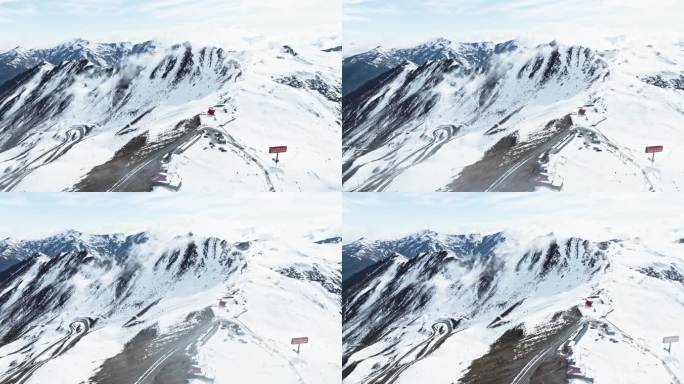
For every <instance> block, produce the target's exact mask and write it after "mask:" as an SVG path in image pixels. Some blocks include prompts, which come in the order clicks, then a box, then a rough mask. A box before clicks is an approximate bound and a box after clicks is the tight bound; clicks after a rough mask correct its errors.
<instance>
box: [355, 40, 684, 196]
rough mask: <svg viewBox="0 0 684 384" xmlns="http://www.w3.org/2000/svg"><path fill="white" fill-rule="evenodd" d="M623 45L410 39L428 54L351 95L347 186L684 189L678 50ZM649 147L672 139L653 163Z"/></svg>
mask: <svg viewBox="0 0 684 384" xmlns="http://www.w3.org/2000/svg"><path fill="white" fill-rule="evenodd" d="M616 44H617V43H616ZM620 44H621V45H615V46H614V48H613V49H610V50H595V49H592V48H590V47H584V46H578V45H565V44H561V43H557V42H555V41H554V42H551V43H548V44H541V45H526V44H522V43H519V42H516V41H509V42H506V43H502V44H498V45H494V44H492V43H481V44H471V45H460V47H469V49H468V50H466V53H463V52H461V53H460V54H458V55H456V54H455V55H452V56H449V57H443V56H445V55H444V50H443V48H441V46H437V45H436V44H434V42H433V43H431V44H427V45H422V46H421V47H423V48H420V47H418V48H415V49H414V51H418V52H423V53H422V55H421V56H420V57H422V58H428V59H427V60H424V61H423V62H422V63H421V62H420V61H418V63H416V62H412V61H411V60H408V59H406V60H403V61H401V63H399V64H397V65H395V66H394V67H391V69H389V70H386V71H384V70H385V69H386V68H387V67H383V68H382V70H380V71H381V73H382V74H381V75H379V76H377V77H374V78H371V79H370V80H367V81H365V82H364V83H363V85H362V86H360V87H359V88H358V89H356V90H355V91H354V92H351V93H349V94H346V95H345V97H344V103H343V104H344V108H343V125H344V130H343V162H344V165H343V183H344V189H345V190H348V191H381V190H389V191H391V190H395V191H436V190H440V191H533V190H538V189H550V190H564V191H565V190H570V191H572V190H576V191H588V190H598V191H601V190H602V191H606V190H632V191H676V190H679V189H680V187H681V185H682V183H684V179H683V178H684V173H682V171H681V168H680V167H678V164H680V163H681V161H682V160H684V150H683V149H681V148H679V147H678V146H677V145H676V144H674V143H678V142H681V141H683V140H684V131H682V130H681V129H680V128H678V127H680V126H681V125H682V123H684V114H683V113H682V111H683V110H684V91H683V90H682V89H681V88H682V86H681V85H682V79H683V77H682V76H684V50H682V47H681V46H680V45H665V44H664V43H662V44H661V45H662V46H661V47H655V46H653V45H648V46H642V45H638V44H630V43H626V42H624V43H620ZM443 45H446V46H447V47H450V48H453V46H454V45H453V44H446V43H444V44H443ZM456 46H459V45H456ZM463 49H464V48H462V49H461V50H463ZM375 51H377V50H375ZM375 51H371V52H367V53H364V54H360V55H357V56H354V57H351V58H348V59H346V60H350V61H351V60H352V59H353V60H356V61H360V62H364V63H368V62H369V61H373V60H374V59H372V57H373V55H374V53H373V52H375ZM426 52H433V53H434V55H433V56H429V55H428V54H427V53H426ZM448 52H451V51H448ZM387 57H395V56H393V55H388V56H387ZM383 62H385V61H383ZM396 62H397V61H391V60H390V61H387V63H388V65H387V66H388V67H389V66H391V65H394V64H396ZM346 65H347V62H346V61H345V66H346ZM356 65H361V64H359V63H357V64H356ZM347 70H348V71H352V72H353V71H354V70H353V68H352V67H348V68H347ZM349 77H353V76H352V75H349ZM362 77H363V76H362ZM346 78H347V76H345V79H346ZM345 81H346V80H345ZM644 127H648V128H644ZM668 143H673V144H668ZM652 145H665V147H666V148H665V152H664V153H662V154H658V155H657V156H656V161H655V163H652V162H651V161H650V160H651V158H650V155H647V154H646V153H645V147H646V146H652ZM426 175H428V176H426Z"/></svg>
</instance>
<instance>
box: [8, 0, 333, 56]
mask: <svg viewBox="0 0 684 384" xmlns="http://www.w3.org/2000/svg"><path fill="white" fill-rule="evenodd" d="M340 26H341V4H340V3H339V1H337V0H336V1H328V0H265V1H253V0H203V1H195V0H59V1H55V0H0V49H9V48H13V47H15V46H17V45H20V46H27V47H45V46H51V45H54V44H57V43H59V42H63V41H66V40H70V39H74V38H77V37H80V38H84V39H87V40H95V41H118V40H136V41H140V40H147V39H150V38H155V39H168V40H172V41H174V42H177V41H185V40H191V41H201V42H207V43H220V42H223V41H225V40H227V41H230V40H231V39H234V38H235V37H236V36H241V37H242V36H247V37H253V36H266V37H268V38H278V39H280V38H284V39H289V38H293V39H294V38H297V39H299V38H312V40H313V39H315V38H317V37H319V36H328V35H331V34H335V35H338V36H339V34H340V33H341V32H340Z"/></svg>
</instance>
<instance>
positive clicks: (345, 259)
mask: <svg viewBox="0 0 684 384" xmlns="http://www.w3.org/2000/svg"><path fill="white" fill-rule="evenodd" d="M500 240H501V237H500V236H498V235H495V236H482V235H479V234H470V235H445V234H440V233H437V232H435V231H431V230H425V231H420V232H416V233H414V234H411V235H409V236H406V237H402V238H399V239H392V240H372V241H371V240H368V239H366V238H360V239H357V240H354V241H352V242H349V243H347V244H344V245H343V246H342V278H343V279H344V280H346V279H347V278H349V277H350V276H352V275H353V274H355V273H357V272H359V271H361V270H363V269H365V268H367V267H369V266H371V265H373V264H375V263H377V262H379V261H382V260H385V259H387V258H389V257H391V256H403V257H407V258H413V257H415V256H418V255H420V254H425V253H435V252H442V251H451V252H457V253H460V254H476V255H482V254H487V253H488V252H491V250H492V249H493V248H494V246H496V244H497V243H498V242H499V241H500Z"/></svg>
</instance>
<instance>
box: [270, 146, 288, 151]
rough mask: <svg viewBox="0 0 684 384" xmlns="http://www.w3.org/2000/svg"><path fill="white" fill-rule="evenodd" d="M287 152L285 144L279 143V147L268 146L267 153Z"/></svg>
mask: <svg viewBox="0 0 684 384" xmlns="http://www.w3.org/2000/svg"><path fill="white" fill-rule="evenodd" d="M283 152H287V146H284V145H281V146H279V147H269V148H268V153H283Z"/></svg>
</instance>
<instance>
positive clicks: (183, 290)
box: [0, 230, 341, 384]
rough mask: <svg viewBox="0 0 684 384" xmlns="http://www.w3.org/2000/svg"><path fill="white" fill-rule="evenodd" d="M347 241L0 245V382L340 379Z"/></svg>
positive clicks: (104, 240)
mask: <svg viewBox="0 0 684 384" xmlns="http://www.w3.org/2000/svg"><path fill="white" fill-rule="evenodd" d="M319 236H322V237H319ZM340 247H341V240H340V238H339V237H337V236H335V235H334V234H333V233H330V232H326V231H325V230H316V231H313V232H311V233H309V234H306V235H302V236H301V237H300V236H290V237H287V238H280V237H276V236H274V235H269V234H264V235H259V236H258V237H256V238H251V237H250V238H240V237H238V238H234V239H230V240H228V239H222V238H216V237H206V236H201V235H197V234H182V235H166V234H164V235H162V234H160V233H151V232H141V233H137V234H131V235H123V234H105V235H88V234H83V233H80V232H76V231H71V230H70V231H66V232H63V233H60V234H58V235H54V236H51V237H48V238H44V239H39V240H16V239H9V238H8V239H4V240H2V241H0V261H2V262H3V264H2V265H1V266H0V268H2V271H0V383H3V384H10V383H39V384H44V383H56V384H59V383H62V384H74V383H86V382H87V383H121V384H133V383H135V384H143V383H165V384H174V383H178V384H181V383H193V384H202V383H217V384H218V383H236V382H238V383H293V384H295V383H299V384H302V383H310V384H319V383H336V382H339V380H340V370H341V363H340V353H341V340H340V333H341V296H340V293H341V271H340V268H341V266H340V262H339V254H340ZM304 336H305V337H309V343H308V344H305V345H303V348H302V350H301V353H300V354H299V355H298V354H297V352H296V350H295V349H293V346H292V345H290V341H291V338H293V337H304Z"/></svg>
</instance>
